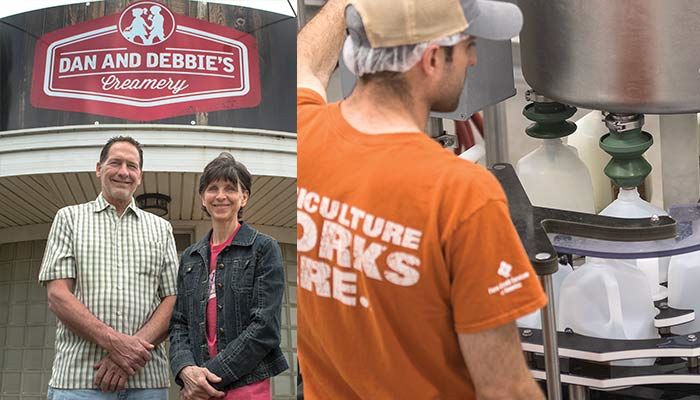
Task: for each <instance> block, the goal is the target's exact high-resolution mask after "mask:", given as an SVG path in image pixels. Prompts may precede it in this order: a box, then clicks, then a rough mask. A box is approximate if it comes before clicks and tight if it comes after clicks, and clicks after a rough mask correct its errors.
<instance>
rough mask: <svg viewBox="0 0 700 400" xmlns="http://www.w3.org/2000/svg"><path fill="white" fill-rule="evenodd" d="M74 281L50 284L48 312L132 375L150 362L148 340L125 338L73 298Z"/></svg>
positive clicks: (47, 287)
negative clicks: (100, 348)
mask: <svg viewBox="0 0 700 400" xmlns="http://www.w3.org/2000/svg"><path fill="white" fill-rule="evenodd" d="M74 284H75V280H74V279H56V280H52V281H49V282H47V284H46V290H47V293H48V305H49V309H50V310H51V311H52V312H53V313H54V314H56V317H58V319H60V320H61V322H62V323H63V324H64V325H65V326H66V327H67V328H68V329H70V330H71V331H72V332H74V333H75V334H77V335H78V336H80V337H82V338H83V339H85V340H89V341H90V342H93V343H95V344H97V345H98V346H100V347H102V348H103V349H105V350H106V351H107V352H108V353H110V354H112V355H113V357H112V358H113V359H114V361H115V362H116V363H117V365H119V367H120V368H122V369H123V370H124V371H126V372H127V373H128V374H130V375H133V374H135V373H136V371H138V370H139V369H141V368H143V366H144V365H146V362H147V361H149V360H150V359H151V353H150V350H151V349H153V345H152V344H150V343H148V342H147V341H146V340H144V339H142V338H139V337H136V336H129V335H125V334H123V333H121V332H119V331H117V330H115V329H113V328H112V327H110V326H108V325H106V324H105V323H104V322H102V321H100V320H99V319H98V318H97V317H95V316H94V315H93V314H92V313H91V312H90V310H88V308H87V307H85V305H84V304H83V303H81V302H80V301H78V299H77V298H76V297H75V295H74V294H73V285H74Z"/></svg>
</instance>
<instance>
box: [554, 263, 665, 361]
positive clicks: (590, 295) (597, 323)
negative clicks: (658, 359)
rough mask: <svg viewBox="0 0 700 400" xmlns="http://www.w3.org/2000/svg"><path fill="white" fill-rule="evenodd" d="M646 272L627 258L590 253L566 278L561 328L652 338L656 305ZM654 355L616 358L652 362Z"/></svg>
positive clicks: (604, 335)
mask: <svg viewBox="0 0 700 400" xmlns="http://www.w3.org/2000/svg"><path fill="white" fill-rule="evenodd" d="M646 279H647V278H646V276H645V275H644V273H642V272H641V271H640V270H639V269H638V268H637V267H636V266H635V265H634V263H633V262H630V261H627V260H604V259H599V258H593V257H589V258H588V259H587V260H586V263H585V264H583V265H582V266H581V267H579V268H577V269H576V270H575V271H574V272H572V273H571V274H569V276H567V277H566V278H565V279H564V282H563V283H562V285H561V289H560V294H559V310H560V312H559V317H558V326H557V328H558V330H559V331H564V330H565V329H566V328H570V329H572V330H573V331H574V332H575V333H578V334H582V335H586V336H592V337H599V338H608V339H652V338H658V337H659V334H658V332H657V330H656V328H655V327H654V322H653V321H654V316H655V315H656V309H655V308H654V303H653V302H652V301H651V293H650V292H649V290H648V289H649V286H648V285H647V283H646V282H647V280H646ZM654 361H655V359H654V358H644V359H634V360H621V361H613V362H611V364H612V365H625V366H649V365H653V364H654Z"/></svg>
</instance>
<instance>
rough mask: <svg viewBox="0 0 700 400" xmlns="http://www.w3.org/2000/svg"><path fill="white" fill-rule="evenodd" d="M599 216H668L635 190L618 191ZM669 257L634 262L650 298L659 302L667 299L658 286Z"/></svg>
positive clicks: (665, 292) (663, 289)
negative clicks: (614, 198)
mask: <svg viewBox="0 0 700 400" xmlns="http://www.w3.org/2000/svg"><path fill="white" fill-rule="evenodd" d="M600 215H605V216H608V217H619V218H650V217H651V216H653V215H657V216H661V215H668V214H667V213H666V211H664V210H662V209H660V208H658V207H656V206H654V205H652V204H650V203H648V202H646V201H644V200H642V198H641V197H639V192H638V191H637V188H632V189H620V193H619V194H618V196H617V199H616V200H615V201H613V202H612V203H610V205H608V206H607V207H605V209H604V210H603V211H601V212H600ZM669 261H670V259H669V257H662V258H644V259H638V260H636V263H637V267H638V268H639V269H640V270H641V271H642V272H644V274H645V275H646V276H647V280H648V282H649V288H650V290H651V298H652V299H653V300H654V301H656V300H661V299H664V298H666V297H667V295H668V289H666V288H665V287H663V286H661V285H659V283H661V282H663V280H662V275H665V271H667V270H668V263H669Z"/></svg>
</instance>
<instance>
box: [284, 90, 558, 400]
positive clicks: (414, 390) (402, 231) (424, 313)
mask: <svg viewBox="0 0 700 400" xmlns="http://www.w3.org/2000/svg"><path fill="white" fill-rule="evenodd" d="M297 118H298V119H297V124H298V128H297V129H298V179H299V186H298V189H297V229H298V233H297V257H298V258H297V263H298V264H297V265H298V267H297V268H298V272H297V273H298V275H297V280H298V290H297V292H298V326H299V332H298V333H299V334H298V353H299V362H300V365H301V372H302V375H303V376H304V397H305V398H306V399H310V400H314V399H323V400H327V399H333V400H342V399H373V400H382V399H418V398H420V399H470V398H473V397H474V388H473V384H472V382H471V380H470V378H469V371H468V370H467V368H466V365H465V364H464V360H463V358H462V355H461V352H460V348H459V344H458V341H457V333H470V332H476V331H482V330H485V329H489V328H494V327H496V326H499V325H501V324H504V323H506V322H509V321H513V320H515V319H516V318H518V317H520V316H522V315H525V314H528V313H530V312H533V311H535V310H536V309H538V308H540V307H542V306H543V305H544V304H545V303H546V297H545V295H544V293H543V291H542V289H541V287H540V284H539V281H538V280H537V277H536V275H535V272H534V271H533V269H532V267H531V265H530V263H529V261H528V258H527V255H526V254H525V251H524V249H523V246H522V244H521V243H520V240H519V238H518V235H517V233H516V231H515V229H514V228H513V225H512V223H511V220H510V216H509V213H508V206H507V203H506V198H505V195H504V193H503V190H502V189H501V187H500V185H499V183H498V181H497V180H496V179H495V178H494V177H493V176H492V175H491V174H490V173H489V172H488V171H487V170H485V169H484V168H482V167H480V166H477V165H475V164H473V163H470V162H468V161H464V160H461V159H459V158H457V157H455V156H454V155H453V154H451V153H449V152H448V151H446V150H444V149H442V148H441V147H440V146H439V145H438V144H437V143H435V142H433V141H432V140H431V139H430V138H428V137H427V136H426V135H425V134H422V133H418V132H414V133H396V134H386V135H369V134H363V133H361V132H358V131H357V130H355V129H354V128H352V127H351V126H350V125H349V124H348V123H347V122H346V121H345V120H344V119H343V117H342V115H341V113H340V106H339V103H334V104H330V105H326V104H325V103H324V101H323V99H322V98H321V97H320V96H319V95H318V94H317V93H315V92H313V91H311V90H308V89H300V90H298V91H297Z"/></svg>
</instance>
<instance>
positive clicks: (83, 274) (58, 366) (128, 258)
mask: <svg viewBox="0 0 700 400" xmlns="http://www.w3.org/2000/svg"><path fill="white" fill-rule="evenodd" d="M142 167H143V152H142V150H141V146H140V144H139V143H138V142H137V141H136V140H134V139H132V138H130V137H121V136H120V137H116V138H112V139H110V140H109V141H108V142H107V144H105V146H104V147H103V148H102V152H101V153H100V160H99V162H98V163H97V166H96V173H97V177H98V178H100V182H101V185H102V192H101V193H100V195H99V196H98V197H97V199H96V200H95V201H91V202H88V203H85V204H78V205H75V206H69V207H65V208H62V209H61V210H59V211H58V213H57V214H56V217H55V219H54V221H53V225H52V227H51V232H50V233H49V238H48V241H47V243H46V252H45V254H44V260H43V262H42V265H41V272H40V273H39V281H40V282H41V283H42V284H45V285H46V288H47V292H48V303H49V308H50V309H51V311H53V312H54V314H56V316H57V317H58V320H59V322H58V327H57V330H56V355H55V359H54V364H53V372H52V375H51V380H50V381H49V392H48V398H49V399H50V400H64V399H65V400H73V399H117V396H119V397H118V398H119V399H120V400H121V399H129V400H133V399H136V400H147V399H148V400H156V399H158V400H160V399H166V398H167V387H168V386H169V379H168V361H167V355H166V352H165V346H164V345H163V343H162V342H163V340H164V339H165V338H166V337H167V334H168V323H169V321H170V314H171V313H172V309H173V305H174V303H175V294H176V293H175V290H176V289H175V288H176V277H177V267H178V261H177V252H176V250H175V241H174V239H173V235H172V228H171V226H170V224H169V223H168V222H167V221H165V220H164V219H162V218H160V217H157V216H155V215H153V214H150V213H147V212H144V211H142V210H140V209H139V208H137V207H136V204H135V202H134V199H133V194H134V192H135V191H136V188H137V187H138V186H139V185H140V184H141V178H142V170H141V169H142ZM115 392H117V393H115Z"/></svg>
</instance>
